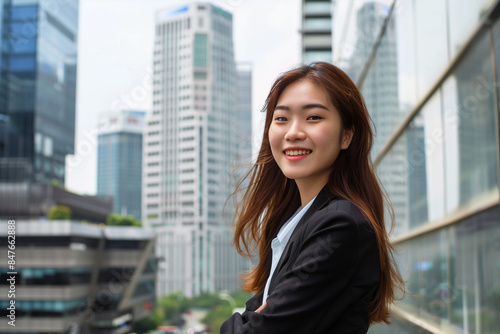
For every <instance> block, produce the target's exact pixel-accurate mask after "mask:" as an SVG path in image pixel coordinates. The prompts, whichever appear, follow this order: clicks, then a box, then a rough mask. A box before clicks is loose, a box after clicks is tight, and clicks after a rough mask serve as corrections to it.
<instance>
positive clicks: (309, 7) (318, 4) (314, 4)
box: [304, 1, 332, 14]
mask: <svg viewBox="0 0 500 334" xmlns="http://www.w3.org/2000/svg"><path fill="white" fill-rule="evenodd" d="M331 11H332V3H331V2H330V1H308V2H306V3H305V4H304V12H305V14H318V13H330V12H331Z"/></svg>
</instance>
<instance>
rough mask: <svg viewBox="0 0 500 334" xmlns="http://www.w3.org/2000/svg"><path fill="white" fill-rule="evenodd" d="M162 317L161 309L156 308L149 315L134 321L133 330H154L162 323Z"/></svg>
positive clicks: (142, 331)
mask: <svg viewBox="0 0 500 334" xmlns="http://www.w3.org/2000/svg"><path fill="white" fill-rule="evenodd" d="M163 319H164V314H163V310H162V309H161V308H158V309H156V310H155V312H154V313H153V314H152V315H150V316H149V317H146V318H144V319H141V320H139V321H136V322H135V323H134V325H133V331H134V332H136V333H146V332H148V331H150V330H156V328H157V327H158V326H160V325H161V324H162V322H163Z"/></svg>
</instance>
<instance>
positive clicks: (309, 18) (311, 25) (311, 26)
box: [301, 0, 335, 64]
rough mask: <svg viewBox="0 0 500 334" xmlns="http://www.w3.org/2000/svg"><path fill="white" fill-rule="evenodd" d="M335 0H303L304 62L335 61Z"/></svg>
mask: <svg viewBox="0 0 500 334" xmlns="http://www.w3.org/2000/svg"><path fill="white" fill-rule="evenodd" d="M334 3H335V0H302V30H301V34H302V62H303V63H305V64H309V63H311V62H315V61H326V62H329V63H331V62H332V61H333V48H332V45H333V44H332V27H333V24H332V13H333V6H334Z"/></svg>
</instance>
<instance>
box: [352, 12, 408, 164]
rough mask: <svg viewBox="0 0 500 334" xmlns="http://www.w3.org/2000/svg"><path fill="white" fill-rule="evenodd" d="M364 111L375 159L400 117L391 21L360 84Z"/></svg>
mask: <svg viewBox="0 0 500 334" xmlns="http://www.w3.org/2000/svg"><path fill="white" fill-rule="evenodd" d="M361 92H362V93H363V96H364V98H365V102H366V106H367V108H368V112H369V113H370V116H371V118H372V120H373V123H374V124H375V129H376V136H375V141H374V145H373V149H372V157H373V158H375V157H376V156H377V154H378V153H379V152H380V150H381V149H382V148H383V147H384V145H385V144H386V143H387V141H388V140H389V138H390V137H391V135H392V133H393V132H394V130H395V129H396V128H397V127H398V126H399V124H400V122H401V120H402V117H401V116H402V114H401V113H400V112H399V98H398V56H397V46H396V30H395V25H394V20H391V21H390V22H389V24H388V26H387V30H386V33H385V34H384V36H383V38H382V40H381V42H380V45H379V47H378V50H377V57H376V58H375V60H374V62H373V63H372V66H371V68H370V70H369V72H368V75H367V76H366V79H365V81H364V82H363V85H362V87H361Z"/></svg>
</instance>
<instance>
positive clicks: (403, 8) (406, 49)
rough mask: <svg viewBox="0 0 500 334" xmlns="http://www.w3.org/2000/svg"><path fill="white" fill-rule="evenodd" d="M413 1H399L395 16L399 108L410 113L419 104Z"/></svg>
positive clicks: (404, 113)
mask: <svg viewBox="0 0 500 334" xmlns="http://www.w3.org/2000/svg"><path fill="white" fill-rule="evenodd" d="M413 3H414V2H413V1H398V3H397V6H396V9H395V10H394V13H393V14H392V15H393V18H392V20H394V21H395V22H396V23H395V24H396V27H395V29H396V41H395V44H396V48H397V64H398V66H397V75H398V79H397V83H398V95H399V96H398V98H399V110H400V112H401V113H402V114H403V115H406V114H407V113H409V112H410V111H411V110H412V109H413V108H414V107H415V105H416V104H417V63H416V54H417V45H416V42H415V11H414V8H413Z"/></svg>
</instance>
